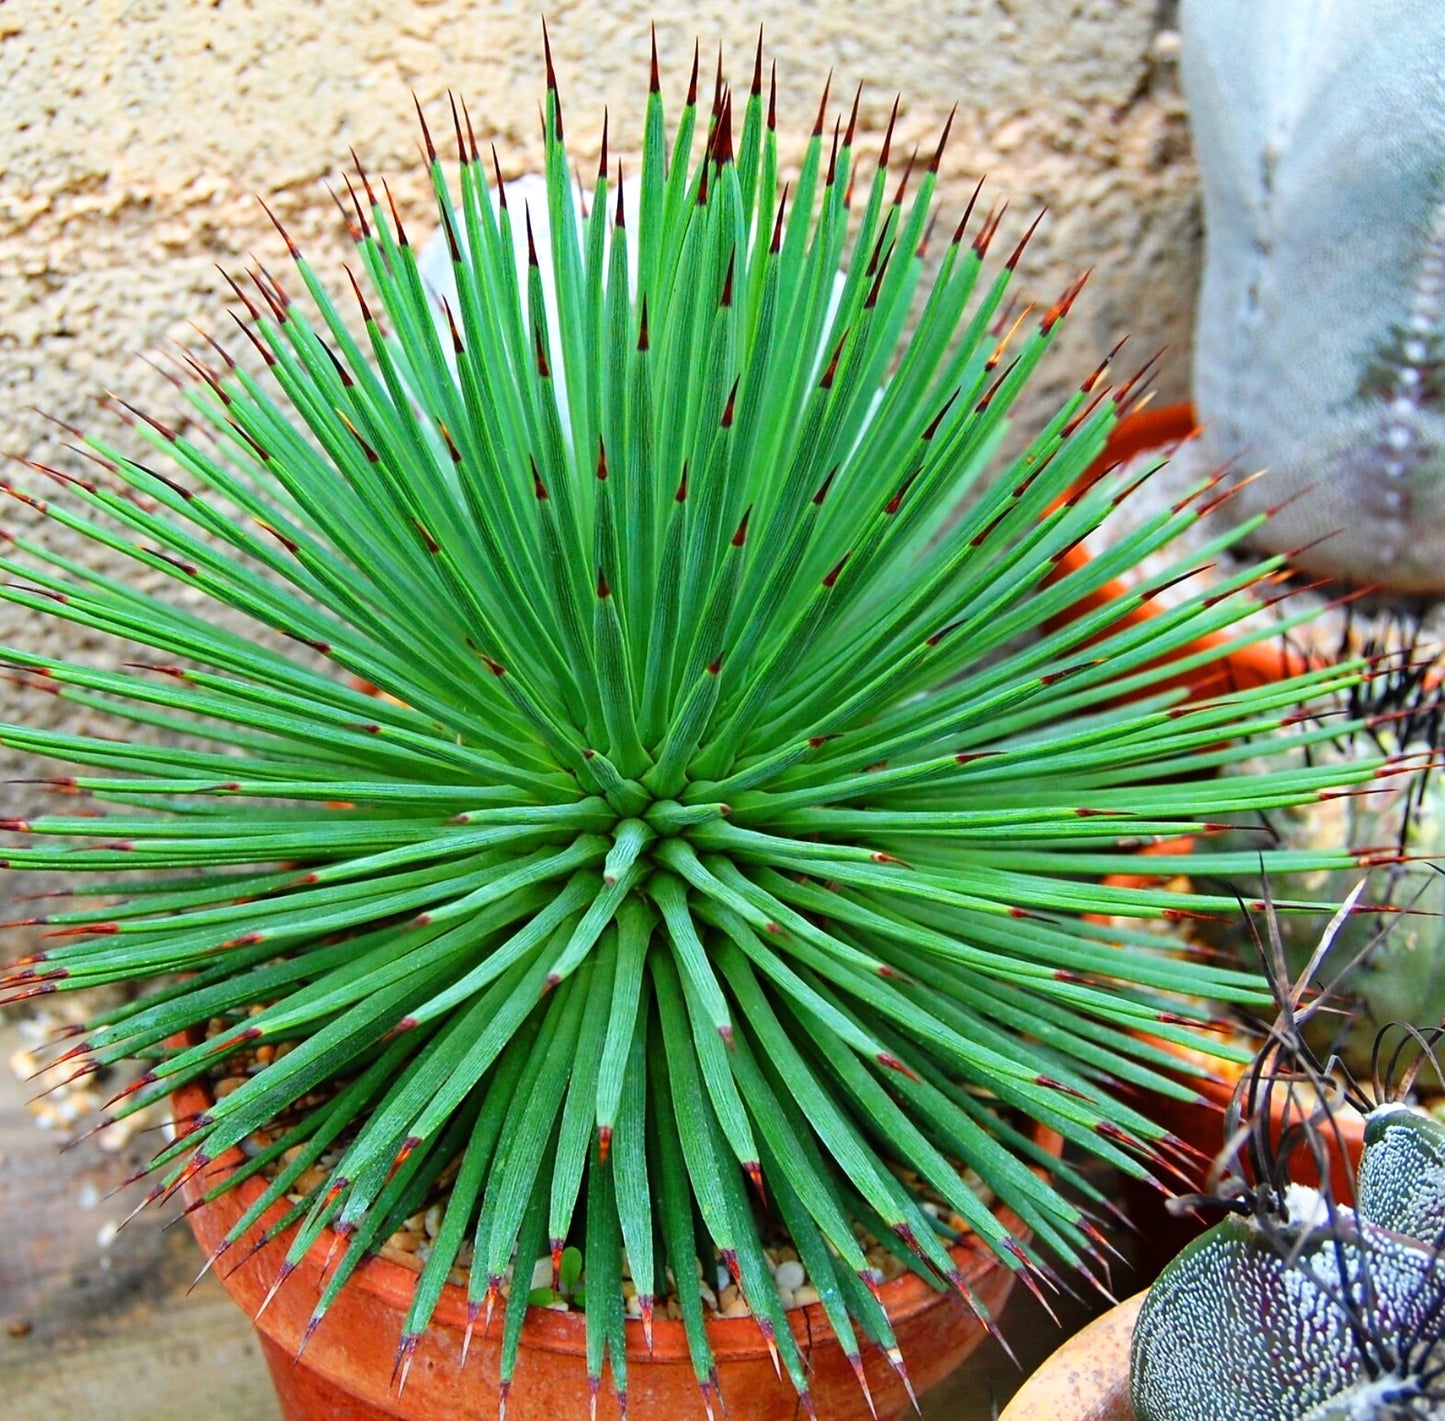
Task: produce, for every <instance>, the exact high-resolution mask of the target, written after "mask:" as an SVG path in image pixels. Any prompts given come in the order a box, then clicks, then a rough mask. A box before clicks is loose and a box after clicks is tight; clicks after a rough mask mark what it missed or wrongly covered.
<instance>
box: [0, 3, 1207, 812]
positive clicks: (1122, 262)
mask: <svg viewBox="0 0 1445 1421" xmlns="http://www.w3.org/2000/svg"><path fill="white" fill-rule="evenodd" d="M1170 8H1171V7H1170V6H1169V5H1168V3H1167V0H1165V3H1161V0H872V2H871V3H868V4H855V3H826V0H825V3H812V4H808V3H792V4H788V5H776V4H774V5H760V6H756V7H744V6H740V5H735V4H719V3H713V4H710V5H696V6H693V7H684V6H681V5H678V4H676V3H668V0H657V3H655V4H652V5H645V4H642V3H640V2H639V3H634V2H633V0H629V3H617V0H611V3H599V0H554V3H553V4H551V5H550V6H548V7H547V10H548V15H549V21H550V25H551V33H552V40H553V46H554V53H555V58H556V65H557V70H558V75H559V79H560V82H561V86H562V93H563V98H564V102H565V105H566V112H567V129H568V139H569V144H570V145H571V146H572V148H573V150H574V153H575V156H576V157H577V158H578V159H579V160H580V161H581V162H582V163H583V164H584V167H585V164H586V162H587V161H588V159H589V157H591V158H592V159H593V160H594V161H595V153H596V147H597V143H598V138H599V135H600V130H601V116H602V106H603V104H604V102H605V103H608V104H609V105H610V106H611V116H612V143H613V150H614V152H618V151H620V152H621V153H623V155H624V156H625V155H626V154H627V153H628V151H629V149H631V148H632V147H634V146H635V142H636V140H635V138H634V139H632V140H631V141H629V137H628V135H629V134H636V133H637V132H638V130H639V125H640V116H641V108H642V102H643V99H644V96H645V86H646V75H647V52H648V22H649V19H650V18H651V17H653V16H655V17H656V19H657V33H658V41H659V47H660V51H661V55H662V59H663V64H664V84H665V92H666V94H667V95H668V96H669V97H670V100H671V102H672V104H673V107H674V109H675V107H676V106H677V103H678V101H679V100H680V96H681V92H682V89H683V86H684V85H685V82H686V68H687V64H688V61H689V59H690V55H691V49H692V41H693V38H694V36H695V35H697V36H700V37H701V39H702V44H703V52H704V55H705V56H709V57H711V56H712V55H715V52H716V46H717V44H718V43H719V42H721V44H722V46H723V50H724V53H725V55H726V56H727V58H728V60H729V62H730V73H731V75H732V76H733V80H734V82H735V83H736V84H738V85H739V86H741V85H743V84H745V83H746V82H747V79H748V76H749V73H750V69H751V60H752V52H753V46H754V44H755V41H756V35H757V25H758V22H759V20H760V19H761V20H762V21H763V22H765V30H766V41H767V46H768V50H769V53H770V54H771V55H772V56H773V57H774V58H776V60H777V63H778V71H779V76H780V81H781V82H780V119H781V122H780V128H781V130H782V132H783V134H784V136H785V138H787V139H788V140H789V145H788V147H787V150H786V155H785V156H788V157H794V158H795V157H796V156H797V154H798V152H799V149H800V146H801V141H802V139H803V137H804V135H805V134H806V132H807V131H808V129H809V127H810V126H811V121H812V116H813V114H814V112H815V110H816V106H817V102H818V96H819V94H820V92H821V90H822V86H823V82H824V78H825V76H826V74H827V73H828V71H829V70H830V69H832V70H833V71H834V74H835V82H834V89H833V94H834V103H833V106H834V108H835V109H836V108H837V107H838V106H839V105H842V104H845V103H846V102H848V101H849V100H851V96H852V92H853V89H854V86H855V85H856V84H857V83H858V81H860V80H861V81H863V83H864V86H865V87H864V91H863V105H862V115H861V119H862V129H863V131H864V133H865V134H867V135H869V136H870V139H871V142H870V141H865V142H864V143H863V144H862V145H861V146H862V151H863V152H864V153H865V154H870V153H871V151H872V149H873V146H874V145H876V141H877V137H878V135H879V134H880V133H881V130H882V127H883V125H884V124H885V122H886V119H887V114H888V109H889V107H890V106H891V104H892V102H893V97H894V94H895V93H901V94H902V96H903V100H902V104H901V106H900V118H899V141H900V142H901V143H902V145H903V146H904V148H905V149H906V146H907V145H909V144H911V143H915V142H916V143H919V144H921V145H925V144H926V145H928V146H930V147H931V145H932V144H933V142H934V141H935V140H936V136H937V133H938V131H939V129H940V127H941V125H942V123H943V120H944V118H945V117H946V115H947V114H948V111H949V109H950V108H951V107H952V106H953V105H954V104H955V103H957V104H958V105H959V119H958V121H957V123H956V124H955V128H954V137H953V141H952V143H951V145H950V148H949V151H948V154H947V156H946V158H945V162H944V168H943V179H944V182H943V188H942V210H943V212H944V213H945V214H946V215H947V214H951V213H953V214H956V213H958V212H960V211H961V208H962V205H963V202H964V200H965V198H966V196H967V193H968V192H969V190H971V188H972V186H973V183H974V182H975V180H976V179H977V177H978V176H979V175H980V174H983V173H986V174H987V175H988V184H987V188H986V191H991V192H992V193H993V194H994V195H995V196H996V197H1007V198H1008V199H1009V200H1010V203H1011V208H1010V215H1009V218H1008V220H1007V222H1006V224H1005V227H1004V229H1003V240H1005V241H1012V240H1016V239H1017V237H1018V235H1019V234H1020V233H1021V232H1022V231H1023V229H1024V227H1025V226H1026V225H1027V223H1028V221H1029V220H1030V219H1031V218H1032V217H1033V216H1034V214H1035V213H1036V212H1037V210H1038V208H1039V207H1040V206H1043V205H1047V207H1048V208H1049V210H1050V211H1049V216H1048V217H1047V218H1046V219H1045V222H1044V224H1043V226H1042V228H1041V230H1040V232H1039V235H1038V237H1037V239H1036V240H1035V242H1034V244H1033V245H1032V246H1031V248H1030V250H1029V252H1028V255H1027V257H1026V260H1025V263H1024V266H1023V268H1022V275H1023V277H1024V283H1025V286H1026V287H1027V289H1028V290H1029V292H1030V293H1033V294H1037V295H1039V296H1040V297H1042V298H1045V299H1049V298H1052V297H1053V296H1054V295H1056V294H1057V292H1058V291H1059V290H1060V289H1061V288H1062V287H1063V286H1064V285H1065V284H1066V282H1067V281H1068V280H1069V279H1070V278H1072V277H1073V276H1074V275H1076V274H1077V273H1078V272H1079V271H1080V270H1081V269H1083V268H1084V267H1093V268H1094V276H1093V279H1092V282H1091V284H1090V287H1089V289H1088V291H1087V293H1086V295H1085V297H1084V299H1083V300H1082V301H1081V302H1080V303H1079V305H1078V306H1077V307H1076V314H1075V315H1074V317H1073V318H1072V319H1071V321H1070V322H1069V323H1068V325H1069V327H1070V329H1069V330H1068V334H1067V338H1066V340H1065V342H1064V343H1063V346H1062V348H1061V349H1060V351H1059V352H1058V354H1057V356H1056V357H1055V358H1054V359H1053V360H1052V362H1051V366H1050V368H1051V371H1052V375H1051V376H1049V377H1047V378H1046V379H1045V380H1044V381H1043V382H1042V385H1041V387H1040V397H1042V398H1047V397H1048V396H1049V395H1050V394H1051V393H1057V392H1058V391H1059V390H1061V389H1062V388H1063V387H1064V386H1065V385H1066V384H1068V383H1071V382H1072V381H1074V380H1076V379H1078V378H1079V376H1080V375H1081V374H1082V373H1083V372H1084V371H1085V370H1086V369H1088V368H1089V367H1090V366H1091V365H1092V364H1093V363H1094V361H1095V359H1096V358H1097V356H1098V354H1099V353H1100V352H1101V351H1102V350H1103V349H1105V348H1106V347H1107V346H1108V345H1110V344H1112V343H1113V341H1114V340H1116V339H1117V338H1118V337H1119V336H1120V335H1121V334H1123V333H1124V332H1126V331H1129V332H1132V333H1133V337H1134V339H1133V342H1132V349H1133V350H1134V352H1135V354H1136V358H1137V359H1140V360H1142V359H1143V358H1144V356H1146V355H1147V354H1149V353H1151V352H1152V351H1153V350H1154V349H1155V348H1156V347H1157V346H1159V345H1162V344H1167V345H1168V346H1169V348H1170V352H1171V354H1170V355H1169V356H1168V357H1167V360H1166V364H1165V366H1164V370H1163V373H1162V376H1161V379H1160V382H1159V383H1160V389H1161V392H1162V393H1163V394H1164V395H1166V396H1167V395H1178V394H1180V393H1181V392H1182V391H1183V390H1184V388H1185V385H1186V368H1185V367H1186V354H1185V353H1186V351H1187V349H1188V325H1189V315H1188V313H1189V308H1190V305H1191V303H1192V297H1193V286H1194V279H1195V275H1194V274H1195V269H1196V264H1197V254H1198V243H1199V232H1198V214H1197V208H1196V204H1195V197H1194V176H1193V169H1192V164H1191V162H1190V160H1189V157H1188V150H1187V137H1186V132H1185V126H1184V119H1183V113H1182V108H1181V104H1180V100H1179V96H1178V89H1177V80H1176V74H1175V69H1174V64H1173V59H1172V52H1171V51H1172V46H1171V42H1170V41H1171V35H1170V32H1169V31H1168V30H1167V29H1166V28H1164V27H1165V26H1166V25H1167V23H1168V14H1169V10H1170ZM541 9H542V7H540V6H538V5H535V4H532V3H512V0H476V2H475V3H470V4H468V3H463V2H462V0H441V3H425V2H424V0H385V2H384V0H327V3H325V4H315V3H312V4H308V3H304V2H303V0H211V3H208V4H203V3H185V2H184V0H169V2H168V0H90V3H86V0H4V3H3V4H0V95H3V101H0V449H3V450H5V451H7V452H13V453H17V454H19V455H21V456H23V457H27V458H39V459H44V460H46V461H49V462H53V463H57V464H60V465H62V466H67V465H68V466H72V467H73V466H74V464H75V460H74V457H73V456H71V455H68V454H67V453H66V452H65V451H64V449H63V448H62V447H61V446H62V445H63V442H64V437H63V436H60V435H58V433H57V431H56V430H55V428H54V427H53V426H51V425H48V424H47V423H46V422H45V421H44V420H43V419H42V418H41V416H40V415H39V414H37V413H35V412H34V410H33V409H32V407H38V408H40V409H43V410H46V411H47V412H49V413H51V414H53V415H55V416H57V417H59V418H61V419H64V420H68V421H71V422H74V423H78V424H86V425H96V424H97V423H99V424H102V425H104V426H106V427H108V428H109V427H113V425H114V421H113V420H111V419H110V417H109V416H107V415H105V414H103V413H102V412H100V411H99V410H98V408H97V397H98V396H99V395H101V394H102V393H103V392H105V391H107V390H114V391H117V392H120V393H122V394H126V395H127V396H130V397H132V398H134V399H136V400H137V401H138V402H139V403H141V404H143V405H147V406H151V407H157V408H164V407H166V401H167V396H168V393H169V392H167V391H166V389H165V387H164V384H163V382H162V379H161V377H160V375H159V374H157V373H156V372H155V371H154V370H152V369H150V368H149V367H147V366H146V365H145V364H144V363H142V361H141V360H139V359H138V357H137V353H138V352H147V351H156V350H158V349H159V348H161V347H162V346H163V345H164V343H165V342H166V340H167V339H168V337H171V336H179V335H188V334H189V330H188V327H187V325H186V322H187V321H188V320H189V319H196V320H198V321H199V322H200V323H201V324H202V325H204V326H206V327H207V328H209V329H213V330H216V331H224V330H227V329H228V328H229V327H230V323H229V321H228V319H227V318H226V316H225V314H224V312H225V308H226V299H227V294H228V293H227V291H226V288H225V286H224V283H223V281H222V279H221V277H220V275H219V274H218V272H217V270H216V264H217V263H220V264H222V265H224V266H227V267H230V268H233V269H234V268H237V267H239V266H240V265H242V264H244V263H245V262H246V261H247V259H248V254H251V253H255V254H256V255H257V256H259V257H260V258H261V260H263V261H264V262H266V264H267V265H268V266H274V267H276V268H277V269H278V270H279V269H281V268H282V267H284V263H285V250H284V247H283V246H282V244H281V241H280V239H279V237H278V236H277V235H276V233H275V232H274V231H273V230H272V228H271V227H270V225H269V223H268V222H267V220H266V218H265V216H264V214H263V213H262V211H261V209H260V207H259V205H258V204H257V202H256V201H255V194H258V193H259V194H264V195H265V197H266V198H267V199H268V201H270V203H271V205H272V206H273V208H274V209H275V211H276V213H277V215H278V216H279V217H280V218H281V220H282V221H283V222H284V223H285V224H286V225H287V227H288V228H289V229H290V230H291V232H292V233H293V235H294V236H295V237H296V238H297V239H298V240H299V241H300V242H301V244H302V245H303V246H304V247H305V248H306V250H307V253H308V256H310V257H311V258H312V259H313V261H314V262H315V264H316V265H318V266H319V267H320V268H321V269H322V271H323V272H324V273H326V274H329V275H330V276H332V277H333V278H334V277H337V276H339V274H340V267H339V263H340V261H341V260H342V259H343V258H344V257H345V256H346V254H347V243H346V238H345V232H344V228H343V226H342V223H341V221H340V219H339V217H338V215H337V213H336V210H335V208H334V207H333V206H332V203H331V200H330V198H329V197H328V196H327V193H326V189H325V186H324V185H325V183H326V182H327V181H328V180H329V181H331V182H333V183H335V182H337V181H338V179H339V175H340V173H341V171H342V168H343V165H344V164H345V162H346V154H347V149H348V147H350V146H354V147H355V148H356V149H357V151H358V152H359V153H360V154H361V155H362V156H363V158H364V160H365V162H366V164H367V166H368V169H369V170H370V171H371V172H372V173H373V174H374V175H385V176H386V177H387V178H388V180H389V182H390V184H391V187H392V190H393V192H394V193H395V194H396V197H397V200H398V203H399V205H400V207H401V209H402V212H403V215H404V216H405V218H406V220H407V223H408V227H409V229H410V230H411V231H412V232H413V234H414V237H417V238H419V237H420V236H421V235H422V234H423V233H424V232H426V231H428V230H429V229H430V226H431V222H430V217H429V207H428V201H427V197H426V193H425V189H424V180H423V175H422V172H421V167H420V163H419V161H418V146H417V139H418V131H417V125H416V120H415V117H414V115H413V113H412V111H411V94H412V92H413V91H414V92H415V93H416V95H417V96H418V98H419V99H420V101H421V103H422V105H423V106H424V107H425V108H426V109H427V111H428V113H429V114H430V116H431V117H432V119H433V124H434V127H435V128H437V129H438V130H439V131H445V129H446V127H447V123H446V120H445V114H446V107H445V94H446V91H447V89H448V88H451V89H453V90H455V91H457V92H459V93H462V94H465V95H466V97H467V100H468V103H469V105H470V108H471V113H472V117H473V120H474V122H475V124H476V126H477V130H478V137H479V138H480V139H482V140H483V141H491V140H495V141H496V144H497V148H498V152H499V154H500V157H501V162H502V164H503V168H504V171H506V172H507V173H508V175H513V174H517V173H520V172H523V171H525V170H527V169H528V168H529V167H532V166H534V165H535V164H536V162H537V159H538V156H539V152H540V141H539V135H538V120H537V112H538V110H537V103H538V100H539V98H540V96H541V93H542V73H541V56H540V47H541V46H540V25H539V16H540V14H541ZM705 62H708V61H705ZM870 170H871V157H868V156H865V157H864V158H863V159H862V166H861V168H860V171H862V172H864V173H867V172H868V171H870ZM124 434H125V431H124V430H121V431H120V438H122V439H123V438H124ZM7 477H8V476H7ZM17 477H18V478H23V477H24V475H23V471H22V473H21V474H20V475H17ZM26 514H27V511H26V510H24V509H22V508H19V507H17V506H14V505H8V506H6V507H5V509H4V510H3V513H0V527H12V528H13V527H15V526H16V524H17V522H19V523H24V522H26V521H28V519H27V516H26ZM26 617H27V614H24V613H17V612H16V610H15V609H13V608H11V607H9V606H0V642H13V641H17V640H18V641H20V642H22V643H25V644H28V645H32V646H33V645H35V629H34V628H33V627H28V628H27V627H26V626H25V625H24V622H25V620H26ZM59 634H60V633H58V632H47V633H46V636H47V638H51V637H54V636H56V635H59ZM20 699H21V697H20V696H19V695H18V693H16V692H15V691H14V690H13V689H12V688H10V687H7V686H0V719H11V718H16V717H17V716H23V717H27V718H34V717H35V716H36V715H42V716H44V717H45V718H52V717H54V716H64V715H66V714H69V713H70V712H68V711H67V709H66V708H64V707H59V706H57V707H54V709H53V710H51V709H47V708H39V709H37V707H36V706H35V705H34V704H31V703H29V702H30V701H31V700H32V699H33V698H26V701H27V703H26V704H25V705H24V707H23V708H22V707H21V705H20V704H19V702H20ZM6 768H7V767H6V766H5V765H4V764H0V774H3V773H4V772H5V770H6ZM7 793H10V794H13V793H15V792H14V791H7ZM9 812H14V811H9Z"/></svg>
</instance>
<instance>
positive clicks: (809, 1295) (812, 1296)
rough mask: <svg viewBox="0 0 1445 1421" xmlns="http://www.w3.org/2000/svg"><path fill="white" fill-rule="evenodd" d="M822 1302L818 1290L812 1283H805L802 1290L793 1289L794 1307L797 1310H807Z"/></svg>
mask: <svg viewBox="0 0 1445 1421" xmlns="http://www.w3.org/2000/svg"><path fill="white" fill-rule="evenodd" d="M820 1301H821V1299H820V1298H819V1297H818V1290H817V1289H816V1288H815V1287H813V1286H812V1284H810V1283H804V1284H803V1286H802V1287H801V1288H794V1289H793V1306H794V1307H795V1308H805V1307H808V1306H810V1305H811V1304H813V1303H816V1302H820Z"/></svg>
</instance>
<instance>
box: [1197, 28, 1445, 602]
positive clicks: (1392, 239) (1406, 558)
mask: <svg viewBox="0 0 1445 1421" xmlns="http://www.w3.org/2000/svg"><path fill="white" fill-rule="evenodd" d="M1182 27H1183V39H1184V44H1183V56H1182V62H1183V77H1184V84H1185V91H1186V94H1187V97H1188V100H1189V107H1190V122H1191V126H1192V130H1193V134H1194V146H1195V151H1196V154H1197V156H1198V160H1199V167H1200V174H1201V179H1202V184H1203V190H1204V205H1205V226H1206V243H1205V272H1204V281H1203V287H1202V290H1201V293H1200V299H1199V309H1198V318H1197V327H1196V336H1195V352H1194V400H1195V407H1196V411H1197V413H1198V414H1199V416H1200V418H1201V420H1202V421H1203V422H1204V425H1205V429H1206V438H1207V439H1208V440H1209V441H1210V442H1211V452H1212V453H1213V455H1214V456H1215V457H1216V458H1218V459H1220V460H1226V459H1236V460H1238V468H1239V470H1240V472H1241V473H1242V474H1248V473H1252V472H1254V471H1256V470H1258V469H1261V468H1264V469H1267V470H1268V474H1267V476H1266V477H1265V478H1263V479H1260V480H1258V481H1256V482H1255V483H1254V484H1252V485H1250V486H1248V487H1247V488H1244V489H1242V490H1241V492H1240V496H1239V497H1238V498H1237V499H1236V500H1235V502H1234V504H1233V505H1232V506H1233V508H1234V509H1235V511H1236V512H1237V514H1238V516H1240V517H1249V516H1252V515H1254V514H1256V513H1258V512H1260V511H1262V510H1263V509H1265V508H1270V507H1278V506H1279V505H1281V504H1283V505H1285V506H1284V507H1282V508H1279V511H1278V512H1277V513H1276V514H1275V516H1274V517H1273V518H1272V519H1271V521H1270V522H1269V524H1268V525H1267V526H1266V527H1265V529H1264V530H1263V531H1262V532H1261V533H1260V534H1259V535H1258V538H1259V541H1261V542H1263V543H1265V544H1266V545H1267V546H1268V547H1269V548H1270V549H1271V550H1272V551H1277V552H1288V551H1293V550H1296V549H1301V548H1304V545H1306V544H1308V545H1310V546H1309V547H1307V548H1305V550H1304V551H1300V552H1297V553H1296V555H1295V562H1296V564H1297V565H1298V566H1299V567H1300V568H1302V569H1303V570H1305V571H1307V572H1311V573H1314V574H1322V575H1326V576H1331V577H1340V578H1345V579H1348V580H1351V581H1354V582H1357V583H1363V584H1378V585H1380V586H1382V587H1385V588H1387V589H1389V590H1392V591H1394V592H1397V593H1400V594H1411V595H1423V596H1439V595H1441V594H1445V409H1442V407H1441V402H1440V400H1439V398H1438V397H1439V395H1440V393H1441V382H1442V375H1441V371H1440V365H1439V361H1440V357H1441V353H1442V330H1445V5H1442V4H1441V3H1440V2H1439V0H1368V3H1360V0H1270V3H1268V4H1261V3H1259V0H1184V5H1183V9H1182Z"/></svg>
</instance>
